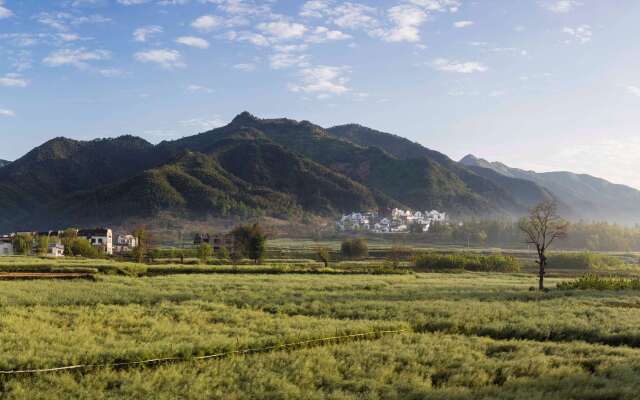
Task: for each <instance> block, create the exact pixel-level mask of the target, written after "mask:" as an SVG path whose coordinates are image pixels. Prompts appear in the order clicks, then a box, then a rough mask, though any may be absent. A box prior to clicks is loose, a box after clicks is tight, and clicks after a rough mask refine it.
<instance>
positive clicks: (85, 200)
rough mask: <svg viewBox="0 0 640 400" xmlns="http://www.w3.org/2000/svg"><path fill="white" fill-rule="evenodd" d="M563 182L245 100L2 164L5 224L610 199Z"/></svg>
mask: <svg viewBox="0 0 640 400" xmlns="http://www.w3.org/2000/svg"><path fill="white" fill-rule="evenodd" d="M467 162H468V160H467ZM505 168H506V167H505ZM535 176H537V175H535ZM592 179H595V178H592ZM582 180H583V181H586V178H584V179H582ZM598 182H599V183H600V186H599V188H600V190H604V189H606V190H607V191H612V190H613V188H611V187H609V186H607V185H611V184H608V183H606V182H605V181H598ZM605 184H607V185H605ZM557 185H560V186H562V188H563V189H564V191H562V190H560V189H558V188H557V187H556V186H557ZM557 185H556V186H554V185H552V184H550V183H549V184H547V183H545V184H542V183H540V180H539V179H536V180H534V179H533V178H531V176H530V175H527V174H520V173H518V174H516V173H511V172H510V173H509V174H507V173H506V172H505V171H502V172H500V171H497V170H494V169H492V168H486V167H478V166H477V165H476V164H473V165H466V164H465V163H458V162H455V161H453V160H451V159H450V158H449V157H447V156H446V155H444V154H442V153H439V152H436V151H433V150H430V149H428V148H425V147H423V146H421V145H420V144H417V143H413V142H411V141H409V140H407V139H404V138H402V137H399V136H396V135H392V134H388V133H384V132H379V131H375V130H373V129H370V128H366V127H362V126H359V125H345V126H338V127H333V128H329V129H324V128H322V127H320V126H318V125H315V124H312V123H311V122H308V121H301V122H298V121H293V120H290V119H285V118H280V119H260V118H257V117H255V116H253V115H251V114H249V113H247V112H244V113H242V114H240V115H238V116H237V117H236V118H234V119H233V121H231V123H229V124H228V125H226V126H224V127H221V128H218V129H214V130H211V131H208V132H204V133H200V134H198V135H194V136H189V137H186V138H183V139H180V140H175V141H167V142H163V143H160V144H158V145H153V144H151V143H149V142H147V141H145V140H143V139H140V138H138V137H134V136H122V137H119V138H115V139H99V140H93V141H76V140H71V139H66V138H56V139H52V140H50V141H48V142H46V143H44V144H43V145H41V146H39V147H37V148H35V149H33V150H32V151H31V152H29V153H28V154H26V155H25V156H24V157H22V158H20V159H18V160H16V161H14V162H12V163H10V164H8V165H7V166H5V167H2V168H0V231H6V230H23V229H45V228H55V227H64V226H69V225H97V224H118V223H121V222H124V221H125V220H127V219H130V218H152V217H154V216H156V215H158V214H159V213H170V214H175V215H179V216H181V217H186V218H192V219H199V218H202V217H206V216H216V217H230V216H240V217H252V216H263V215H267V216H273V217H277V218H300V217H301V216H303V215H305V214H313V215H318V216H325V217H336V216H338V215H340V214H341V213H346V212H350V211H354V210H369V209H374V208H380V207H409V208H414V209H438V210H442V211H446V212H447V213H449V214H450V215H453V216H455V217H469V216H474V217H494V216H506V215H512V216H517V215H521V214H523V213H524V212H526V210H527V208H528V207H530V206H531V205H533V204H535V203H537V202H539V201H541V200H543V199H546V198H556V199H558V200H559V201H560V202H561V203H562V204H563V205H566V208H567V210H569V209H571V210H573V209H574V208H576V209H579V210H581V211H583V210H587V209H589V210H592V213H591V214H592V215H595V211H594V210H596V209H597V207H599V205H600V203H597V204H591V203H589V202H585V201H584V200H583V199H581V196H582V195H583V194H584V193H585V189H584V188H583V187H582V186H579V188H580V189H581V190H582V191H581V192H576V191H577V189H568V188H566V184H562V183H558V184H557ZM563 185H564V186H563ZM590 185H591V187H592V188H593V190H598V188H597V187H596V183H593V182H592V183H590ZM612 186H613V185H612ZM627 189H628V188H627ZM572 190H573V192H571V191H572ZM567 191H569V192H570V193H573V197H571V196H570V195H569V194H568V193H566V192H567ZM599 196H601V197H602V196H603V194H602V193H600V194H599ZM611 196H618V199H617V201H618V203H616V204H622V200H621V199H622V198H625V196H627V197H628V198H629V204H626V203H625V207H626V206H628V207H631V203H632V202H633V201H632V200H633V195H631V194H629V193H627V192H625V191H624V190H622V189H619V191H618V192H617V194H613V193H611ZM592 201H593V200H592ZM603 201H604V200H603ZM576 205H577V207H576ZM588 207H591V208H588ZM620 209H621V210H626V208H624V207H622V206H621V207H620ZM607 210H611V207H609V208H608V209H607ZM629 210H631V208H629Z"/></svg>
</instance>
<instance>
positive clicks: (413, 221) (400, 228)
mask: <svg viewBox="0 0 640 400" xmlns="http://www.w3.org/2000/svg"><path fill="white" fill-rule="evenodd" d="M380 214H386V215H384V216H381V215H380ZM446 220H447V214H446V213H443V212H440V211H436V210H432V211H416V212H413V211H411V210H401V209H399V208H395V209H393V210H387V212H366V213H360V212H354V213H351V214H347V215H343V216H342V218H341V219H340V220H339V221H337V222H336V228H337V229H338V230H339V231H347V232H374V233H401V232H409V231H411V232H428V231H429V228H430V227H431V225H432V223H434V222H445V221H446Z"/></svg>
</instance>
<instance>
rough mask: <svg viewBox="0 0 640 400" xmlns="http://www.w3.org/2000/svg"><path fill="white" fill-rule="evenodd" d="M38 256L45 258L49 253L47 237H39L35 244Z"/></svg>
mask: <svg viewBox="0 0 640 400" xmlns="http://www.w3.org/2000/svg"><path fill="white" fill-rule="evenodd" d="M36 251H37V253H38V255H40V256H45V255H47V253H48V252H49V236H44V235H39V236H38V240H37V243H36Z"/></svg>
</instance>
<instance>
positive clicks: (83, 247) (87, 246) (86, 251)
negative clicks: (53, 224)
mask: <svg viewBox="0 0 640 400" xmlns="http://www.w3.org/2000/svg"><path fill="white" fill-rule="evenodd" d="M70 249H71V254H72V255H74V256H81V257H86V258H98V257H100V252H99V251H98V250H97V249H96V248H95V247H93V246H92V245H91V243H89V241H88V240H87V239H83V238H77V239H75V240H74V241H73V242H72V243H71V246H70Z"/></svg>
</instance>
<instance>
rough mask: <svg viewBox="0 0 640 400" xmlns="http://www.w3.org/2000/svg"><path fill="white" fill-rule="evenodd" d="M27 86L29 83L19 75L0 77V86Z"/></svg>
mask: <svg viewBox="0 0 640 400" xmlns="http://www.w3.org/2000/svg"><path fill="white" fill-rule="evenodd" d="M28 84H29V82H27V80H26V79H24V78H22V77H21V76H20V75H19V74H6V75H5V76H0V86H4V87H20V88H23V87H27V85H28Z"/></svg>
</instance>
